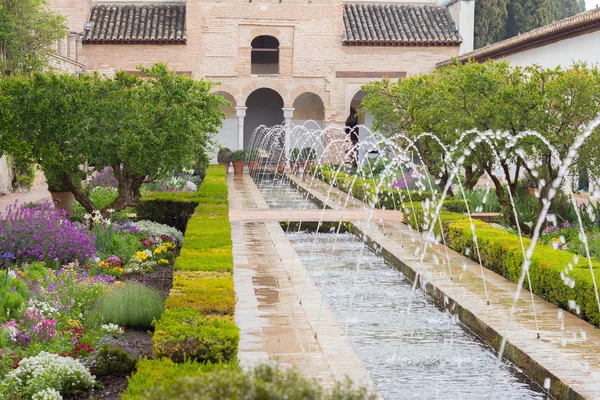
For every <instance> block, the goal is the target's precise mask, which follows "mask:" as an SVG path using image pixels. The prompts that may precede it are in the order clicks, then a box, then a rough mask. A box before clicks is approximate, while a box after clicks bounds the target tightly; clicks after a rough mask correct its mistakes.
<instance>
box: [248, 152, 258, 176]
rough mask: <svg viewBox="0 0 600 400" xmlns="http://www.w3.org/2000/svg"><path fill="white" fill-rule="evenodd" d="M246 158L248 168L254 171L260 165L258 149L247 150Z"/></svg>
mask: <svg viewBox="0 0 600 400" xmlns="http://www.w3.org/2000/svg"><path fill="white" fill-rule="evenodd" d="M246 160H247V161H248V169H249V170H250V172H252V171H254V170H255V169H256V168H258V166H259V165H260V158H259V152H258V150H256V149H251V150H248V151H247V152H246Z"/></svg>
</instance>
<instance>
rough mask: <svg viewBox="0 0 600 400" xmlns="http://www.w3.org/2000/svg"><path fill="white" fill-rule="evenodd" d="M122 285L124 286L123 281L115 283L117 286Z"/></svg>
mask: <svg viewBox="0 0 600 400" xmlns="http://www.w3.org/2000/svg"><path fill="white" fill-rule="evenodd" d="M122 284H123V282H121V281H115V285H122Z"/></svg>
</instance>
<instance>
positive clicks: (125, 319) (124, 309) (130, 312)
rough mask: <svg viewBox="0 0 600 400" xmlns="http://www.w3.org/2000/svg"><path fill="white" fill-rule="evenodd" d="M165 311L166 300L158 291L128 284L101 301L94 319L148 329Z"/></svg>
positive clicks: (114, 290)
mask: <svg viewBox="0 0 600 400" xmlns="http://www.w3.org/2000/svg"><path fill="white" fill-rule="evenodd" d="M163 310H164V299H163V297H162V296H161V294H160V293H159V292H158V291H156V290H154V289H150V288H148V287H146V286H144V285H142V284H141V283H137V282H128V283H126V284H123V285H119V286H116V287H115V288H114V289H112V290H111V291H110V292H108V293H107V294H106V295H104V296H103V297H102V298H101V299H100V301H99V303H98V306H97V310H96V312H95V313H94V314H95V315H94V317H95V319H99V320H101V321H102V322H103V323H113V324H117V325H120V326H123V327H129V328H141V329H147V328H150V327H152V321H153V320H154V319H155V318H156V319H157V318H159V317H160V316H161V314H162V312H163Z"/></svg>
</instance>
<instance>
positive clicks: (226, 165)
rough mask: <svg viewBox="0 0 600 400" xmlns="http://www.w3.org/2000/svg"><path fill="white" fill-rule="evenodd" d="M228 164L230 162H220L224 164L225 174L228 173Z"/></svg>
mask: <svg viewBox="0 0 600 400" xmlns="http://www.w3.org/2000/svg"><path fill="white" fill-rule="evenodd" d="M230 164H231V163H230V162H226V163H223V164H222V165H224V166H225V173H226V174H228V173H229V165H230Z"/></svg>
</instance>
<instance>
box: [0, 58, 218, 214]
mask: <svg viewBox="0 0 600 400" xmlns="http://www.w3.org/2000/svg"><path fill="white" fill-rule="evenodd" d="M139 70H140V71H141V73H142V74H144V75H145V76H146V78H145V79H142V78H141V77H139V76H135V75H131V74H126V73H118V74H117V75H116V76H115V78H112V79H110V78H104V77H100V76H98V75H94V76H80V77H78V76H74V75H55V74H52V73H46V74H37V75H35V76H34V77H33V78H23V77H10V78H7V79H5V80H3V81H2V82H0V132H2V133H1V134H0V152H1V151H10V152H13V153H17V154H20V155H23V156H27V157H29V158H30V159H31V160H32V161H34V162H37V163H39V164H40V166H41V167H42V169H43V171H44V173H45V174H46V175H47V176H48V177H49V178H51V180H52V181H56V182H59V183H61V184H62V185H64V186H65V187H67V188H68V189H69V190H70V191H71V192H72V193H73V194H74V195H75V198H76V199H77V201H78V202H79V203H80V204H81V205H82V206H83V207H84V208H85V209H86V211H88V212H90V213H91V212H92V211H94V210H96V209H97V207H96V205H94V203H93V202H92V201H91V199H90V198H89V197H88V196H87V194H86V192H85V190H84V188H83V186H82V180H83V179H84V178H85V176H86V175H87V174H90V173H91V172H92V169H90V168H83V167H84V166H87V165H94V166H95V168H96V169H97V170H101V169H104V167H105V166H106V165H110V166H111V167H112V169H113V171H114V174H115V177H116V179H117V182H118V183H117V189H118V195H117V198H116V199H115V200H114V201H113V202H112V203H111V204H109V205H107V206H106V207H104V208H103V209H102V210H101V211H102V212H103V213H106V212H107V210H108V209H113V210H115V211H118V210H122V209H123V208H125V207H128V206H134V205H136V204H138V202H139V199H140V196H141V194H140V188H141V185H142V183H143V182H144V180H146V179H156V178H160V177H163V176H167V175H169V174H171V173H172V172H173V171H174V170H176V169H181V168H183V167H184V166H186V165H187V164H189V162H194V161H197V160H205V159H206V151H207V150H208V149H209V147H210V146H211V145H212V137H213V136H214V134H215V133H216V132H217V129H218V127H219V126H220V124H221V120H222V118H223V117H224V114H223V113H222V111H221V110H220V105H221V104H223V102H224V100H223V98H222V97H220V96H217V95H214V94H211V93H210V92H209V91H210V87H211V84H210V83H209V82H205V81H203V80H199V81H197V80H194V79H192V78H190V77H187V76H183V75H177V74H175V73H174V72H171V71H169V70H168V69H167V67H166V65H164V64H156V65H155V66H153V67H151V68H139Z"/></svg>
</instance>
